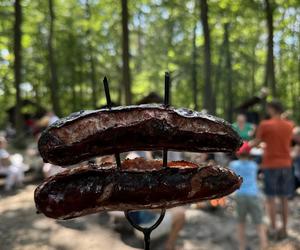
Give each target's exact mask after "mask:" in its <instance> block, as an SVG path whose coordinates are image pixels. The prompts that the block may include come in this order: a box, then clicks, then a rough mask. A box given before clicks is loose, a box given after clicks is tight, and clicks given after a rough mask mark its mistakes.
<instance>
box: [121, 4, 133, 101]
mask: <svg viewBox="0 0 300 250" xmlns="http://www.w3.org/2000/svg"><path fill="white" fill-rule="evenodd" d="M128 19H129V14H128V3H127V0H122V32H123V33H122V48H123V51H122V61H123V67H122V81H123V82H122V84H123V88H124V92H125V103H126V105H129V104H131V77H130V65H129V29H128Z"/></svg>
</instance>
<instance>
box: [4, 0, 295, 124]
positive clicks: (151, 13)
mask: <svg viewBox="0 0 300 250" xmlns="http://www.w3.org/2000/svg"><path fill="white" fill-rule="evenodd" d="M16 3H19V4H20V6H21V19H20V20H19V19H16V18H17V15H18V13H16V10H15V9H16V8H15V5H16ZM205 5H206V7H207V8H205ZM19 14H20V13H19ZM0 16H1V19H0V106H1V107H2V110H1V112H0V125H3V124H4V123H5V121H6V113H5V112H4V111H5V110H6V109H8V108H9V107H11V106H13V105H16V104H17V105H19V106H20V105H21V102H20V100H18V98H19V99H29V100H32V101H35V102H36V103H39V104H40V105H41V106H43V107H45V108H47V109H54V110H55V112H56V113H58V114H59V115H67V114H69V113H70V112H73V111H77V110H80V109H92V108H95V107H100V106H101V105H104V104H105V95H104V91H103V86H102V79H103V77H104V76H105V75H106V76H107V77H108V79H109V83H110V88H111V96H112V100H113V101H114V102H116V103H120V104H125V103H127V104H128V103H130V102H131V103H136V102H137V101H138V100H140V99H141V98H142V97H143V96H145V95H147V94H148V93H150V92H153V91H156V92H158V93H159V94H161V95H162V94H163V90H164V88H163V83H164V79H163V78H164V73H165V71H170V73H171V78H172V95H171V96H172V101H171V103H172V105H174V106H185V107H190V108H194V107H196V108H198V109H202V108H207V109H209V110H210V111H211V112H215V113H216V114H217V115H220V116H224V117H226V118H228V119H231V118H230V116H232V109H233V107H234V106H236V105H238V104H239V103H240V102H241V101H243V100H244V99H245V98H247V97H248V96H250V95H253V94H255V93H257V92H258V91H259V89H260V88H261V87H263V86H268V87H269V88H270V89H271V90H272V94H273V95H276V97H277V98H279V99H281V100H282V101H283V103H284V104H285V106H286V107H287V108H289V109H291V110H293V112H294V115H295V118H297V119H299V114H300V3H299V1H298V0H249V1H244V0H209V1H208V0H207V1H206V0H189V1H180V0H172V1H171V0H140V1H136V0H127V1H125V0H120V1H108V0H101V1H100V0H48V1H42V0H35V1H30V0H15V1H13V0H2V1H1V2H0ZM270 17H272V18H271V20H270ZM205 19H206V21H205ZM16 21H18V22H20V30H18V28H16ZM270 21H271V23H270ZM270 24H272V29H273V30H271V31H270ZM207 28H208V30H207ZM208 31H209V33H208ZM16 34H17V35H18V34H19V39H20V42H21V48H20V50H19V51H17V53H15V52H16V49H17V50H18V49H19V48H18V47H16V46H18V36H16ZM208 34H209V40H208V41H207V35H208ZM126 36H127V40H128V41H126ZM270 39H271V40H270ZM18 53H19V54H18ZM208 53H209V54H208ZM270 53H271V54H270ZM16 55H17V56H16ZM18 55H19V56H20V55H21V58H22V60H21V62H20V58H18ZM208 56H209V59H208ZM207 60H209V64H210V66H209V68H207ZM16 64H17V65H16ZM19 64H20V65H19ZM16 70H17V71H16ZM16 77H17V79H16ZM273 90H274V91H273ZM22 108H23V107H20V109H22Z"/></svg>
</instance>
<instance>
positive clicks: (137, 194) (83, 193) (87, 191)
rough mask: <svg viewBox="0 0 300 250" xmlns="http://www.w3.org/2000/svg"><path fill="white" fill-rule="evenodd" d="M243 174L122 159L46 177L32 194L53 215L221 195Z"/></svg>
mask: <svg viewBox="0 0 300 250" xmlns="http://www.w3.org/2000/svg"><path fill="white" fill-rule="evenodd" d="M241 182H242V179H241V177H239V176H237V175H236V174H234V173H233V172H232V171H231V170H229V169H227V168H222V167H218V166H212V165H206V166H198V165H196V164H193V163H190V162H185V161H180V162H169V163H168V167H167V168H163V167H162V162H161V161H146V160H144V159H140V158H137V159H134V160H125V161H124V162H123V164H122V168H121V170H119V169H116V166H115V164H104V165H92V164H90V165H87V166H83V167H77V168H74V169H67V170H66V171H64V172H62V173H59V174H57V175H55V176H53V177H50V178H49V179H47V180H46V181H44V182H43V183H42V184H41V185H39V186H38V187H37V189H36V190H35V194H34V199H35V203H36V207H37V210H38V211H39V212H42V213H43V214H45V215H46V216H48V217H51V218H55V219H70V218H74V217H78V216H82V215H86V214H91V213H97V212H99V211H111V210H135V209H157V208H170V207H174V206H178V205H182V204H186V203H193V202H197V201H202V200H207V199H213V198H219V197H222V196H225V195H228V194H230V193H231V192H233V191H234V190H236V189H237V188H239V187H240V185H241Z"/></svg>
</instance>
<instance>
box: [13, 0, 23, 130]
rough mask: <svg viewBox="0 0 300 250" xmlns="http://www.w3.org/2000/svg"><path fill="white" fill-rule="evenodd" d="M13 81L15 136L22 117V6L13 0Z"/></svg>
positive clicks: (16, 0)
mask: <svg viewBox="0 0 300 250" xmlns="http://www.w3.org/2000/svg"><path fill="white" fill-rule="evenodd" d="M14 10H15V12H14V15H15V23H14V57H15V59H14V80H15V89H16V106H15V107H16V108H15V126H16V132H17V135H20V134H21V132H22V116H21V103H22V101H21V89H20V84H21V81H22V30H21V25H22V6H21V0H15V3H14Z"/></svg>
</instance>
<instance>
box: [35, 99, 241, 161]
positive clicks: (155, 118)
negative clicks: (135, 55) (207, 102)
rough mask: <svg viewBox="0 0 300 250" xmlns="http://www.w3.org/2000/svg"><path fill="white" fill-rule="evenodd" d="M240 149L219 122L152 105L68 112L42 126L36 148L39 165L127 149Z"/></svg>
mask: <svg viewBox="0 0 300 250" xmlns="http://www.w3.org/2000/svg"><path fill="white" fill-rule="evenodd" d="M240 145H241V139H240V137H239V136H238V135H237V133H236V132H235V131H234V130H233V129H232V128H231V126H230V124H228V123H227V122H225V121H224V120H222V119H219V118H216V117H213V116H210V115H206V114H203V113H201V112H196V111H192V110H188V109H175V108H171V107H170V108H166V107H164V106H162V105H154V104H151V105H138V106H127V107H116V108H112V109H110V110H109V109H101V110H95V111H80V112H78V113H74V114H72V115H70V116H68V117H66V118H63V119H61V120H59V121H57V122H56V123H54V124H53V125H51V126H50V127H48V128H47V129H46V130H45V131H44V132H43V133H42V135H41V138H40V140H39V143H38V147H39V151H40V154H41V156H42V158H43V159H44V161H45V162H50V163H52V164H55V165H59V166H68V165H72V164H75V163H78V162H82V161H85V160H89V159H90V158H92V157H95V156H101V155H108V154H113V153H118V152H119V153H120V152H127V151H133V150H153V149H156V150H160V149H164V148H167V149H170V150H177V151H190V152H234V151H235V150H236V149H238V147H239V146H240Z"/></svg>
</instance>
